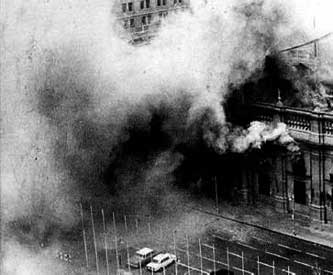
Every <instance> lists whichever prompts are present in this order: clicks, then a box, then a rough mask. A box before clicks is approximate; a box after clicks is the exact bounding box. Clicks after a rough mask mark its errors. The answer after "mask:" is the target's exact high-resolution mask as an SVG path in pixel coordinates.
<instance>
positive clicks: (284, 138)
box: [232, 121, 298, 153]
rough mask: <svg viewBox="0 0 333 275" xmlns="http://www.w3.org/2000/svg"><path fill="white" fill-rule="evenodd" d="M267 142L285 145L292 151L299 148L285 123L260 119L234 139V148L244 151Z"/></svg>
mask: <svg viewBox="0 0 333 275" xmlns="http://www.w3.org/2000/svg"><path fill="white" fill-rule="evenodd" d="M267 142H272V143H277V144H280V145H284V146H286V147H287V148H288V150H291V151H297V150H298V147H297V145H296V142H295V140H294V139H293V138H292V137H291V136H290V134H289V132H288V128H287V125H286V124H285V123H282V122H279V123H277V124H276V125H273V124H272V123H271V124H266V123H264V122H260V121H253V122H251V124H250V126H249V127H248V128H247V129H244V130H243V131H242V133H241V134H240V135H239V136H237V137H236V138H235V139H234V140H233V144H232V150H233V151H235V152H238V153H242V152H245V151H246V150H249V149H261V147H262V146H263V145H264V144H265V143H267Z"/></svg>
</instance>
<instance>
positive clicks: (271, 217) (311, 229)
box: [193, 201, 333, 249]
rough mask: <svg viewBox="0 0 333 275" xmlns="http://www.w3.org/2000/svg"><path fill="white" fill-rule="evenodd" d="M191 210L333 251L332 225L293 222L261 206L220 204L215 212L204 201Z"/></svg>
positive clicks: (283, 215)
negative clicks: (263, 229)
mask: <svg viewBox="0 0 333 275" xmlns="http://www.w3.org/2000/svg"><path fill="white" fill-rule="evenodd" d="M193 208H194V209H195V208H196V209H198V210H201V211H204V212H206V213H210V214H213V215H216V216H220V217H222V218H226V219H231V220H235V221H238V222H240V223H243V224H246V225H249V226H253V227H257V228H258V227H263V228H265V229H267V230H270V231H275V232H278V233H282V234H286V235H289V236H292V237H295V238H300V239H303V240H305V241H309V242H314V243H317V244H319V245H323V246H327V247H330V248H332V249H333V225H332V224H330V225H328V224H325V225H324V224H322V225H321V224H316V225H314V224H305V223H304V222H300V221H297V219H296V220H295V222H294V221H293V220H292V219H291V215H290V214H289V215H288V214H281V213H278V212H276V211H275V210H274V209H273V208H272V207H270V206H267V205H262V204H258V205H257V206H256V207H254V206H251V205H239V206H233V205H231V204H230V203H221V204H219V209H218V212H217V209H216V205H215V204H214V203H213V202H212V203H208V202H207V201H206V202H202V203H201V202H200V204H196V205H193ZM294 232H295V233H296V234H294Z"/></svg>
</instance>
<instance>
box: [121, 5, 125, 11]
mask: <svg viewBox="0 0 333 275" xmlns="http://www.w3.org/2000/svg"><path fill="white" fill-rule="evenodd" d="M121 9H122V11H123V12H126V3H122V5H121Z"/></svg>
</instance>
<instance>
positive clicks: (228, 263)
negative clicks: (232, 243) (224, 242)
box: [227, 247, 230, 274]
mask: <svg viewBox="0 0 333 275" xmlns="http://www.w3.org/2000/svg"><path fill="white" fill-rule="evenodd" d="M227 265H228V274H229V271H230V262H229V247H227Z"/></svg>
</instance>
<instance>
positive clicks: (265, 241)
mask: <svg viewBox="0 0 333 275" xmlns="http://www.w3.org/2000/svg"><path fill="white" fill-rule="evenodd" d="M252 239H255V240H258V241H261V242H264V243H269V244H271V243H272V242H270V241H267V240H264V239H261V238H258V237H252Z"/></svg>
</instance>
